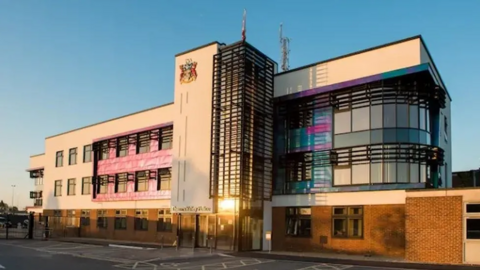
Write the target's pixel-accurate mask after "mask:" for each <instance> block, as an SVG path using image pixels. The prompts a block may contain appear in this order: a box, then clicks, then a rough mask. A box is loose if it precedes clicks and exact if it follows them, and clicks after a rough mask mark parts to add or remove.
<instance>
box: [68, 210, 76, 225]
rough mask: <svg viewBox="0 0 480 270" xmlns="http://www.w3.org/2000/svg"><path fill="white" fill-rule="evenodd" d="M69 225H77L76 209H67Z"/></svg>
mask: <svg viewBox="0 0 480 270" xmlns="http://www.w3.org/2000/svg"><path fill="white" fill-rule="evenodd" d="M66 225H67V227H77V218H76V217H75V210H67V224H66Z"/></svg>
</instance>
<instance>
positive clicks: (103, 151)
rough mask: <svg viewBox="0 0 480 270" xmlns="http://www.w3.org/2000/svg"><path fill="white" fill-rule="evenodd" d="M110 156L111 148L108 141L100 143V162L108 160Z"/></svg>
mask: <svg viewBox="0 0 480 270" xmlns="http://www.w3.org/2000/svg"><path fill="white" fill-rule="evenodd" d="M109 156H110V148H108V141H103V142H100V160H105V159H108V157H109Z"/></svg>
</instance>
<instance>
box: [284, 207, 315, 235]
mask: <svg viewBox="0 0 480 270" xmlns="http://www.w3.org/2000/svg"><path fill="white" fill-rule="evenodd" d="M286 211H287V215H286V222H287V224H286V225H287V226H286V227H287V232H286V234H287V235H290V236H311V234H312V209H311V208H310V207H288V208H287V209H286Z"/></svg>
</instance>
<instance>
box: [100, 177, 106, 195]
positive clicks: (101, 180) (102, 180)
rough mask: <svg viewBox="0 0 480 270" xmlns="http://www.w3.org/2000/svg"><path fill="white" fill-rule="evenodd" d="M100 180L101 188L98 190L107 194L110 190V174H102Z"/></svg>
mask: <svg viewBox="0 0 480 270" xmlns="http://www.w3.org/2000/svg"><path fill="white" fill-rule="evenodd" d="M98 181H99V184H100V190H98V194H106V193H107V190H108V175H100V176H99V177H98Z"/></svg>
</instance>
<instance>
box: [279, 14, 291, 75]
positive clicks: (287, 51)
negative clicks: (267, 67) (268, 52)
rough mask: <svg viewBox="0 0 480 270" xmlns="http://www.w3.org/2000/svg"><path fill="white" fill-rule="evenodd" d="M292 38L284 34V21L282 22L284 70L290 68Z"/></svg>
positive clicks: (281, 46) (281, 49) (281, 44)
mask: <svg viewBox="0 0 480 270" xmlns="http://www.w3.org/2000/svg"><path fill="white" fill-rule="evenodd" d="M290 40H291V39H290V38H288V37H284V36H283V23H281V24H280V51H281V53H280V59H281V61H280V62H281V67H280V68H281V69H282V71H287V70H289V69H290V64H289V55H290Z"/></svg>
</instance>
